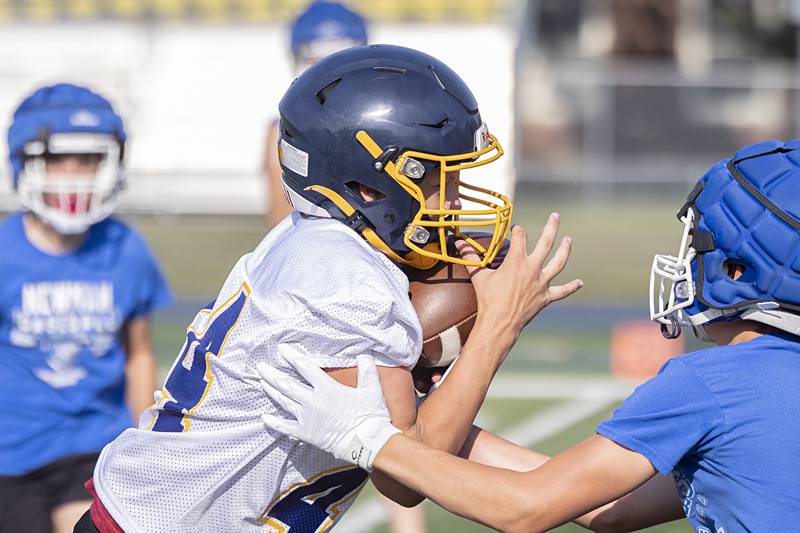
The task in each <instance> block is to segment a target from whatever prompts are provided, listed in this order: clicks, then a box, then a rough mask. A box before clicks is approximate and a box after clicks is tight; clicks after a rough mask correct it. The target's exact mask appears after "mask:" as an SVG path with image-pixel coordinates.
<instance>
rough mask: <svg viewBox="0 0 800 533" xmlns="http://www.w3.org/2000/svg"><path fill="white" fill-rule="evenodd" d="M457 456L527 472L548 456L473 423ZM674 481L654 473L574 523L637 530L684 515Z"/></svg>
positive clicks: (601, 528) (609, 528)
mask: <svg viewBox="0 0 800 533" xmlns="http://www.w3.org/2000/svg"><path fill="white" fill-rule="evenodd" d="M459 456H460V457H463V458H465V459H468V460H470V461H472V462H474V463H480V464H484V465H488V466H496V467H499V468H508V469H510V470H516V471H519V472H526V471H528V470H533V469H535V468H539V467H540V466H542V465H543V464H545V463H546V462H547V461H549V460H550V456H548V455H545V454H543V453H539V452H537V451H535V450H529V449H527V448H523V447H521V446H518V445H516V444H514V443H513V442H511V441H508V440H506V439H504V438H502V437H499V436H497V435H494V434H493V433H491V432H489V431H485V430H482V429H481V428H479V427H476V426H473V428H472V430H471V431H470V434H469V436H468V437H467V440H466V442H465V443H464V447H463V448H462V449H461V453H459ZM683 516H684V515H683V507H682V505H681V500H680V498H679V497H678V494H677V491H676V490H675V482H674V481H673V480H672V478H671V477H669V476H664V475H661V474H656V475H655V476H653V477H652V478H650V479H649V480H648V481H647V482H646V483H645V484H643V485H642V486H641V487H639V488H637V489H636V490H634V491H633V492H631V493H629V494H626V495H625V496H623V497H621V498H619V499H618V500H615V501H613V502H611V503H608V504H606V505H604V506H602V507H599V508H597V509H595V510H593V511H590V512H588V513H586V514H584V515H583V516H581V517H579V518H575V519H574V520H573V522H575V523H576V524H578V525H581V526H583V527H585V528H588V529H591V530H593V531H607V532H614V533H616V532H622V531H638V530H640V529H643V528H646V527H650V526H653V525H656V524H662V523H664V522H670V521H672V520H677V519H679V518H683Z"/></svg>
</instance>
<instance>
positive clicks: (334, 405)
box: [256, 344, 400, 471]
mask: <svg viewBox="0 0 800 533" xmlns="http://www.w3.org/2000/svg"><path fill="white" fill-rule="evenodd" d="M278 351H279V352H280V354H281V356H283V358H284V359H286V361H287V362H288V363H289V364H290V365H292V366H293V367H294V368H295V369H296V370H297V372H299V373H300V375H301V376H303V378H305V380H306V381H307V382H308V383H309V384H310V386H309V385H306V384H304V383H301V382H300V381H298V380H296V379H293V378H291V377H290V376H287V375H286V374H284V373H283V372H281V371H280V370H277V369H275V368H273V367H271V366H268V365H266V364H264V363H259V364H258V365H257V367H256V368H257V370H258V373H259V374H260V375H261V377H262V378H263V380H262V381H261V386H262V387H263V388H264V390H265V391H266V393H267V394H268V395H269V396H270V397H271V398H272V399H273V400H274V401H275V402H277V403H278V404H279V405H281V406H282V407H283V408H284V409H286V410H287V411H288V412H289V413H290V414H291V415H292V416H294V417H295V420H285V419H283V418H279V417H277V416H274V415H270V414H263V415H262V416H261V418H262V419H263V420H264V423H265V424H266V425H267V427H270V428H273V429H275V430H277V431H280V432H281V433H284V434H286V435H290V436H292V437H295V438H297V439H300V440H302V441H305V442H307V443H309V444H311V445H313V446H316V447H317V448H321V449H323V450H325V451H327V452H329V453H331V454H333V455H334V456H335V457H336V458H338V459H341V460H343V461H348V462H351V463H353V464H355V465H358V466H360V467H361V468H363V469H364V470H367V471H369V470H372V461H373V460H374V459H375V455H377V453H378V451H379V450H380V449H381V448H383V445H384V444H386V441H387V440H389V438H390V437H392V436H393V435H395V434H396V433H399V432H400V430H399V429H397V428H395V427H394V426H392V423H391V421H390V419H389V410H388V409H387V407H386V401H385V400H384V399H383V390H382V389H381V384H380V381H379V380H378V369H377V368H376V367H375V362H374V361H373V359H372V357H369V356H366V355H362V356H359V357H358V358H357V360H358V386H357V387H356V388H352V387H347V386H345V385H341V384H340V383H338V382H337V381H335V380H333V379H332V378H331V377H330V376H328V375H327V374H326V373H325V372H324V371H323V370H321V369H320V368H319V367H317V366H315V364H314V363H313V362H312V360H311V359H310V358H309V357H308V354H306V353H305V352H304V351H302V350H301V349H300V348H297V347H295V346H293V345H289V344H282V345H280V346H278Z"/></svg>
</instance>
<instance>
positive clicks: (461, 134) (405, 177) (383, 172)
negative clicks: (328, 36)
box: [278, 45, 512, 268]
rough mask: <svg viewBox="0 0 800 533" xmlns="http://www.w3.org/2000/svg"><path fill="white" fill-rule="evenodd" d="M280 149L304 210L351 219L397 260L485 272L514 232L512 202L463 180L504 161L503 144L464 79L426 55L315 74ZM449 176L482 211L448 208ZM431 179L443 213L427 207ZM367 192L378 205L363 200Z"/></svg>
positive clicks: (352, 60)
mask: <svg viewBox="0 0 800 533" xmlns="http://www.w3.org/2000/svg"><path fill="white" fill-rule="evenodd" d="M278 152H279V157H280V162H281V169H282V170H283V178H282V181H283V186H284V191H285V192H286V196H287V199H288V200H289V202H290V203H291V204H292V206H293V207H294V208H295V209H296V210H298V211H300V212H302V213H305V214H307V215H313V216H321V217H333V218H336V219H338V220H341V221H342V222H344V223H345V224H347V225H348V226H349V227H351V228H353V229H354V230H355V231H357V232H358V233H360V234H361V235H362V236H363V237H364V238H365V239H366V240H367V241H368V242H369V243H370V244H372V245H373V246H374V247H376V248H377V249H379V250H381V251H382V252H384V253H386V254H387V255H388V256H389V257H390V258H391V259H392V260H393V261H395V262H397V263H400V264H406V265H410V266H413V267H416V268H431V267H432V266H433V265H435V264H436V263H437V262H438V261H446V262H451V263H459V264H467V265H478V266H485V265H486V264H489V263H490V262H491V261H492V259H494V257H495V255H496V254H497V252H498V250H499V248H500V246H501V244H502V243H503V242H504V239H505V236H506V233H507V232H508V227H509V221H510V219H511V211H512V206H511V202H510V201H509V199H508V198H507V197H505V196H503V195H502V194H500V193H497V192H494V191H490V190H487V189H483V188H481V187H477V186H473V185H468V184H466V183H464V182H463V181H461V177H462V176H461V175H460V173H461V171H465V170H468V169H472V168H475V167H479V166H482V165H485V164H488V163H491V162H493V161H495V160H496V159H497V158H499V157H500V156H501V155H503V150H502V148H501V147H500V143H499V142H498V141H497V139H496V138H495V137H494V136H493V135H491V134H490V133H489V131H488V129H487V127H486V125H485V124H484V123H483V121H482V120H481V116H480V113H479V112H478V104H477V102H476V101H475V98H474V97H473V96H472V93H471V92H470V90H469V88H468V87H467V86H466V84H465V83H464V82H463V81H462V80H461V78H459V77H458V75H457V74H456V73H455V72H453V71H452V70H451V69H450V68H449V67H448V66H447V65H445V64H444V63H442V62H441V61H439V60H437V59H435V58H433V57H431V56H429V55H427V54H423V53H422V52H418V51H417V50H412V49H410V48H403V47H399V46H389V45H371V46H363V47H357V48H349V49H347V50H343V51H341V52H338V53H336V54H333V55H331V56H328V57H327V58H325V59H323V60H322V61H320V62H319V63H317V64H315V65H314V66H312V67H310V68H309V69H308V70H306V71H305V72H304V73H303V74H302V75H301V76H300V77H298V78H297V79H296V80H295V81H294V83H293V84H292V85H291V87H289V90H288V91H287V92H286V94H285V95H284V97H283V99H282V100H281V102H280V140H279V144H278ZM448 175H449V176H450V177H449V179H450V180H453V177H454V176H456V187H457V189H458V193H459V197H460V198H461V199H463V200H464V201H465V202H467V203H469V204H470V206H471V207H474V208H470V209H445V187H446V180H447V178H448ZM424 179H429V180H436V181H435V182H434V183H433V184H434V185H435V189H436V191H438V192H439V206H438V208H435V209H431V208H428V207H426V206H425V196H424V195H423V192H422V190H421V188H420V184H421V183H422V181H423V180H424ZM427 183H430V182H427ZM359 185H363V186H366V187H369V188H370V189H373V190H375V191H378V192H379V193H380V194H379V198H377V199H373V200H372V201H367V200H365V199H364V198H362V196H361V195H360V194H359V193H358V188H359ZM481 226H484V227H488V228H489V232H490V234H491V242H490V244H489V245H488V246H485V247H484V246H481V245H480V244H479V243H478V242H476V241H475V240H473V239H471V238H469V237H467V236H465V235H464V233H463V232H462V230H464V229H466V228H470V229H474V228H479V227H481ZM453 236H456V237H459V238H465V239H466V240H467V242H469V243H470V244H472V246H473V247H475V249H476V250H477V251H478V252H479V256H480V260H479V261H465V260H463V259H461V258H460V257H459V256H458V255H457V254H456V253H453V252H452V250H448V247H447V242H448V240H449V239H450V238H451V237H453Z"/></svg>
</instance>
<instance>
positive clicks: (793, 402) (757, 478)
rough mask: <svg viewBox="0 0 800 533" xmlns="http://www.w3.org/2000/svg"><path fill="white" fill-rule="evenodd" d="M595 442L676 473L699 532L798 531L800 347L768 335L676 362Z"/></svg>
mask: <svg viewBox="0 0 800 533" xmlns="http://www.w3.org/2000/svg"><path fill="white" fill-rule="evenodd" d="M597 433H599V434H600V435H603V436H605V437H607V438H609V439H611V440H613V441H614V442H616V443H617V444H619V445H621V446H624V447H626V448H628V449H631V450H634V451H636V452H638V453H640V454H642V455H644V456H645V457H647V458H648V459H649V460H650V462H651V463H653V466H654V467H655V468H656V469H658V471H659V472H661V473H663V474H669V473H671V474H672V476H673V477H674V479H675V481H676V486H677V489H678V493H679V495H680V496H681V498H682V500H683V507H684V511H685V513H686V516H687V518H688V519H689V521H690V522H691V523H692V525H693V526H694V527H695V529H696V531H698V532H699V533H706V532H709V533H717V532H720V531H725V532H734V531H771V532H781V531H786V532H788V531H795V530H796V529H797V526H796V524H795V522H796V520H797V517H798V516H800V460H798V452H797V450H798V444H800V342H798V340H797V339H796V338H795V337H792V336H790V335H787V336H776V335H764V336H761V337H758V338H756V339H754V340H752V341H749V342H745V343H741V344H736V345H734V346H720V347H715V348H711V349H708V350H703V351H699V352H694V353H691V354H687V355H683V356H680V357H676V358H674V359H672V360H670V361H669V362H667V363H666V364H665V365H664V366H663V367H662V369H661V371H660V372H659V374H658V375H657V376H656V377H654V378H653V379H651V380H650V381H648V382H646V383H644V384H643V385H641V386H640V387H638V388H637V389H636V390H635V391H634V393H633V394H632V395H631V396H630V397H629V398H628V399H627V400H625V402H624V403H623V404H622V405H621V406H620V407H619V409H617V410H616V411H615V412H614V414H613V416H612V418H611V419H610V420H607V421H605V422H603V423H602V424H600V426H598V428H597Z"/></svg>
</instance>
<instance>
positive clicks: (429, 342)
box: [408, 234, 509, 367]
mask: <svg viewBox="0 0 800 533" xmlns="http://www.w3.org/2000/svg"><path fill="white" fill-rule="evenodd" d="M471 236H472V237H473V238H474V239H475V240H477V241H478V242H479V243H481V244H482V245H486V244H488V243H489V242H490V240H491V235H488V234H471ZM508 244H509V243H508V241H506V242H505V243H504V244H503V246H502V248H501V249H500V252H499V253H498V254H497V257H496V258H495V259H494V261H492V263H491V265H489V268H497V267H498V266H500V264H501V263H502V261H503V258H504V257H505V255H506V252H507V251H508ZM453 253H454V252H453ZM408 279H409V281H410V283H409V295H410V297H411V305H413V306H414V310H416V312H417V316H418V317H419V322H420V325H421V326H422V338H423V344H422V355H421V356H420V358H419V361H418V362H417V365H418V366H423V367H443V366H447V365H449V364H450V363H452V362H453V360H454V359H455V358H456V357H457V356H458V354H459V353H461V347H462V346H463V345H464V343H465V342H467V337H469V334H470V332H471V331H472V327H473V326H474V325H475V317H476V315H477V313H478V300H477V298H476V296H475V290H474V289H473V287H472V282H471V281H470V279H469V275H468V274H467V269H466V267H465V266H463V265H456V264H453V263H443V262H440V263H439V264H438V265H436V266H435V267H434V268H432V269H430V270H413V271H411V272H409V274H408Z"/></svg>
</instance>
